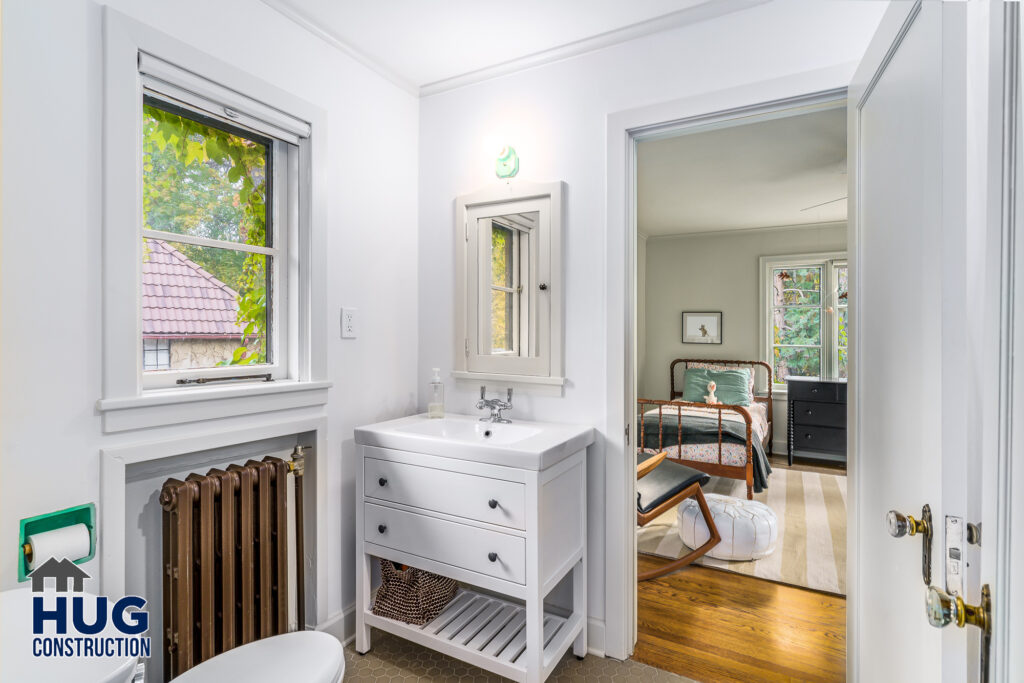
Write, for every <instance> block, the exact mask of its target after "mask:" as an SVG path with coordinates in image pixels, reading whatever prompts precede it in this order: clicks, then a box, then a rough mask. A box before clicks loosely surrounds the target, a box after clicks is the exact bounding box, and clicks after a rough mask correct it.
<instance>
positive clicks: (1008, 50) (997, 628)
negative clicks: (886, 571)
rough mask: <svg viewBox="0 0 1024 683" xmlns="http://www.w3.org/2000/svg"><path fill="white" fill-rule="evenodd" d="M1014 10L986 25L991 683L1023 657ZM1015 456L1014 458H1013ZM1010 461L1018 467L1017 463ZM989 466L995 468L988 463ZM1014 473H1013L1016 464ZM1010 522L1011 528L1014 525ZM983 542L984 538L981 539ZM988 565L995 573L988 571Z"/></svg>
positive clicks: (1022, 326) (1022, 284) (1023, 343)
mask: <svg viewBox="0 0 1024 683" xmlns="http://www.w3.org/2000/svg"><path fill="white" fill-rule="evenodd" d="M1022 19H1024V17H1022V13H1021V11H1020V6H1019V4H1018V3H1005V4H1004V5H1003V11H1002V12H993V13H992V17H991V21H990V31H991V33H990V35H991V40H992V45H991V47H990V50H989V57H990V59H991V60H992V61H993V62H994V66H996V65H997V66H996V68H995V69H993V70H992V71H993V72H994V73H993V74H992V79H991V82H990V86H991V91H992V94H991V95H990V101H991V102H993V104H992V109H993V110H994V111H995V112H996V115H997V117H998V118H996V116H993V117H990V119H989V122H990V125H991V134H990V136H989V141H988V142H989V152H990V159H991V163H990V172H991V173H993V174H998V177H999V179H1000V182H999V185H998V189H997V190H996V191H995V193H994V194H995V196H994V197H992V196H990V198H989V201H990V204H989V206H990V208H991V213H992V215H993V216H994V220H993V221H992V223H995V224H996V225H997V227H996V229H997V230H998V233H997V234H998V236H999V266H1000V267H999V271H1000V272H999V290H1000V301H999V311H998V315H999V350H998V362H999V409H998V418H997V419H998V428H997V429H998V434H997V439H996V448H995V449H994V450H995V453H994V457H990V456H989V454H985V464H986V465H987V466H990V467H992V469H993V470H994V471H993V472H992V473H991V474H990V475H989V477H988V480H989V481H992V482H993V483H994V486H995V488H996V496H995V503H994V506H993V508H994V509H992V508H989V509H986V510H985V511H984V513H985V516H988V515H990V514H991V515H994V518H995V523H996V532H997V533H996V534H995V538H994V540H995V548H990V549H986V548H985V546H984V544H983V545H982V553H983V560H982V572H983V576H989V577H991V578H992V579H993V583H994V586H993V590H992V603H993V605H992V609H993V617H994V619H993V626H992V655H991V660H990V664H989V666H991V667H992V671H991V673H992V676H991V677H990V680H993V681H1009V680H1010V674H1011V672H1014V671H1018V672H1019V671H1020V670H1022V668H1024V653H1022V652H1021V651H1020V648H1013V647H1010V643H1013V642H1015V641H1014V636H1015V635H1016V637H1017V638H1020V637H1021V636H1022V634H1024V615H1022V614H1021V610H1024V591H1022V590H1021V587H1020V586H1017V585H1014V582H1013V581H1011V580H1010V579H1011V577H1012V576H1013V566H1014V565H1016V566H1018V567H1020V566H1022V565H1024V555H1022V552H1024V506H1021V505H1019V504H1018V505H1016V506H1014V504H1013V503H1014V500H1013V492H1014V491H1019V490H1021V487H1024V467H1022V464H1024V462H1022V458H1021V456H1020V451H1021V441H1022V440H1021V437H1020V434H1021V433H1022V432H1024V429H1022V428H1024V386H1022V383H1024V364H1021V363H1015V362H1014V358H1015V357H1022V354H1024V316H1020V315H1017V313H1016V310H1015V308H1016V306H1017V305H1019V302H1024V271H1022V268H1021V265H1020V264H1022V263H1024V240H1021V239H1019V236H1020V234H1021V229H1022V228H1024V216H1022V215H1021V214H1022V212H1021V211H1020V210H1019V207H1020V205H1021V203H1022V202H1024V178H1022V176H1024V174H1022V173H1021V163H1022V161H1024V159H1022V155H1024V147H1022V132H1024V131H1022V120H1021V117H1022V111H1021V106H1022V103H1021V95H1022V93H1021V73H1022V71H1024V64H1022V62H1021V59H1022V57H1024V55H1022V51H1021V44H1020V42H1021V31H1022V26H1021V21H1022ZM1015 454H1016V458H1015V457H1014V456H1015ZM1014 460H1016V461H1017V462H1016V463H1015V462H1014ZM993 461H994V462H993ZM1015 464H1016V465H1017V467H1014V465H1015ZM1015 521H1016V524H1014V522H1015ZM983 541H984V537H983ZM993 565H994V570H990V569H989V567H992V566H993Z"/></svg>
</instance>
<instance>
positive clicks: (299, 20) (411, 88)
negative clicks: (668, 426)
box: [260, 0, 420, 97]
mask: <svg viewBox="0 0 1024 683" xmlns="http://www.w3.org/2000/svg"><path fill="white" fill-rule="evenodd" d="M260 2H262V3H263V4H264V5H266V6H267V7H269V8H271V9H272V10H274V11H275V12H277V13H278V14H280V15H281V16H283V17H285V18H287V19H289V20H291V21H293V22H295V23H296V24H297V25H299V26H300V27H302V28H304V29H305V30H307V31H309V32H310V33H312V34H313V35H315V36H316V37H317V38H319V39H321V40H323V41H324V42H326V43H327V44H329V45H330V46H331V47H333V48H335V49H336V50H338V51H340V52H341V53H342V54H344V55H346V56H348V57H351V58H352V59H354V60H355V61H357V62H359V63H360V64H362V65H363V66H365V67H366V68H367V69H369V70H370V71H373V72H374V73H376V74H377V75H378V76H381V77H382V78H384V79H386V80H388V81H390V82H391V83H393V84H395V85H397V86H398V87H399V88H401V89H402V90H404V91H406V92H407V93H409V94H410V95H413V96H416V97H419V96H420V89H419V88H418V87H417V86H416V84H415V83H413V82H412V81H410V80H408V79H406V78H404V77H402V76H400V75H399V74H397V73H395V72H394V71H392V70H391V69H389V68H388V67H386V66H384V65H383V64H381V63H380V62H378V61H377V60H375V59H373V58H372V57H370V56H369V55H367V54H365V53H363V52H361V51H360V50H357V49H356V48H354V47H352V46H351V45H349V44H348V43H346V42H345V41H344V40H342V39H341V38H339V37H338V36H336V35H334V34H333V33H331V32H330V31H327V30H326V29H324V28H323V27H322V26H320V25H319V24H317V23H316V22H315V21H313V20H312V19H310V18H309V17H307V16H306V15H305V14H302V13H301V12H299V11H298V10H297V9H295V8H294V7H292V6H291V5H289V4H288V3H286V2H283V1H282V0H260Z"/></svg>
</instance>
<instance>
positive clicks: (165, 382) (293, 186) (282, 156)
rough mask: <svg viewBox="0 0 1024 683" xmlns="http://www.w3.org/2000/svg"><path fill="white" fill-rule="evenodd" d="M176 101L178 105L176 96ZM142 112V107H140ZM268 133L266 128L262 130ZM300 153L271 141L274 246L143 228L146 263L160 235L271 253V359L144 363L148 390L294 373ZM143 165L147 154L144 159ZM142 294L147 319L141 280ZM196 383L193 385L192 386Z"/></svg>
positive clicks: (284, 143)
mask: <svg viewBox="0 0 1024 683" xmlns="http://www.w3.org/2000/svg"><path fill="white" fill-rule="evenodd" d="M143 94H144V96H146V97H149V98H152V99H157V100H163V101H165V102H166V101H168V100H167V99H166V98H164V97H163V96H161V95H160V94H159V93H154V92H153V91H152V90H151V89H148V88H147V89H146V90H144V91H143ZM169 103H170V104H178V102H175V101H173V99H172V100H170V101H169ZM140 111H141V110H140ZM196 113H197V114H198V115H199V116H213V117H214V118H219V119H221V120H224V117H222V116H221V117H218V116H217V115H216V112H209V111H205V110H197V111H196ZM226 123H228V124H229V125H232V126H236V125H238V124H237V122H236V121H230V120H228V121H226ZM257 132H258V133H260V134H262V135H266V134H267V133H266V131H257ZM298 154H299V150H298V148H297V147H296V146H295V145H294V144H291V143H290V142H287V141H283V140H280V139H273V140H271V144H270V150H269V155H270V160H269V161H270V163H269V166H270V169H269V173H270V174H271V177H270V178H268V181H269V183H268V184H269V193H268V201H269V203H270V212H269V215H268V217H267V220H268V222H269V223H270V224H269V225H268V226H267V237H268V242H269V244H270V246H266V247H264V246H259V245H247V244H244V243H240V242H232V241H228V240H214V239H207V238H201V237H195V236H192V235H182V234H178V233H171V232H166V231H161V230H151V229H149V228H146V227H144V225H143V226H142V227H140V228H139V231H138V235H139V237H138V249H139V258H140V260H139V263H141V250H142V244H143V241H144V240H145V239H147V238H151V239H152V238H155V239H160V240H164V241H167V242H170V243H172V244H173V243H175V242H178V243H183V244H193V245H196V246H204V247H214V248H218V249H228V250H232V251H236V252H245V253H256V254H263V255H266V256H268V257H269V258H268V261H269V262H268V264H267V267H268V283H267V287H268V290H269V292H268V296H267V307H268V308H267V329H266V331H265V336H266V344H267V348H268V358H267V362H266V363H263V364H258V365H257V364H253V365H228V366H218V367H212V368H190V369H161V370H159V371H154V370H149V369H146V368H145V367H144V365H145V364H144V363H142V364H140V366H139V368H138V372H139V374H140V376H141V378H140V381H141V384H142V387H143V389H144V390H148V389H161V388H168V387H173V386H176V385H177V383H178V381H179V380H182V379H201V378H206V379H209V378H217V377H232V376H238V375H250V374H266V373H269V374H270V375H271V377H272V378H274V379H284V378H286V377H287V375H288V365H289V359H290V356H289V341H290V338H291V336H292V333H291V330H290V329H289V327H288V321H289V320H290V319H291V314H290V312H289V307H290V306H291V305H293V304H294V302H293V301H291V300H290V298H289V283H290V282H291V281H292V280H294V279H295V278H294V275H293V273H292V272H291V268H290V266H289V265H288V261H289V259H288V245H289V243H290V241H291V240H292V235H293V234H294V233H295V232H296V231H297V229H298V210H297V208H298V201H299V198H298V172H299V168H298ZM139 163H140V165H141V157H140V159H139ZM137 291H139V292H140V296H139V306H138V309H137V310H138V314H139V316H140V321H141V314H142V308H141V279H140V281H139V282H138V285H137ZM190 386H192V385H190Z"/></svg>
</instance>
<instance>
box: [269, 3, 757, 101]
mask: <svg viewBox="0 0 1024 683" xmlns="http://www.w3.org/2000/svg"><path fill="white" fill-rule="evenodd" d="M260 1H261V2H262V3H263V4H264V5H266V6H267V7H270V8H271V9H273V10H275V11H276V12H278V13H279V14H281V15H282V16H284V17H286V18H287V19H289V20H291V21H293V22H295V23H296V24H297V25H299V26H300V27H302V28H304V29H305V30H307V31H309V32H310V33H312V34H313V35H315V36H316V37H318V38H320V39H321V40H323V41H325V42H326V43H328V44H329V45H331V46H332V47H334V48H336V49H337V50H340V51H341V52H342V53H343V54H345V55H347V56H349V57H351V58H352V59H354V60H356V61H357V62H359V63H360V64H362V65H363V66H365V67H366V68H368V69H370V70H371V71H373V72H374V73H376V74H378V75H379V76H382V77H383V78H385V79H387V80H388V81H390V82H391V83H394V84H395V85H397V86H398V87H400V88H401V89H403V90H405V91H406V92H408V93H410V94H412V95H416V96H419V97H428V96H430V95H436V94H438V93H442V92H447V91H449V90H455V89H456V88H463V87H466V86H468V85H474V84H476V83H480V82H482V81H487V80H491V79H493V78H500V77H501V76H508V75H509V74H513V73H516V72H518V71H524V70H526V69H532V68H535V67H538V66H543V65H545V64H552V63H554V62H559V61H562V60H565V59H570V58H572V57H577V56H579V55H582V54H586V53H588V52H594V51H595V50H600V49H602V48H606V47H611V46H613V45H617V44H619V43H624V42H627V41H630V40H635V39H637V38H643V37H644V36H649V35H652V34H654V33H660V32H662V31H668V30H671V29H675V28H680V27H682V26H687V25H689V24H695V23H698V22H701V21H707V20H709V19H714V18H716V17H720V16H723V15H726V14H731V13H733V12H739V11H741V10H745V9H750V8H751V7H756V6H757V5H763V4H765V3H767V2H770V1H771V0H695V2H694V4H693V5H691V6H689V7H686V8H684V9H681V10H677V11H675V12H670V13H668V14H663V15H661V16H660V17H654V18H652V19H647V20H645V21H641V22H637V23H635V24H630V25H629V26H623V27H622V28H617V29H614V30H612V31H606V32H605V33H600V34H598V35H596V36H591V37H589V38H583V39H581V40H577V41H574V42H571V43H566V44H565V45H559V46H558V47H553V48H550V49H548V50H541V51H540V52H535V53H533V54H529V55H526V56H524V57H517V58H516V59H510V60H508V61H505V62H500V63H498V64H492V65H491V66H487V67H484V68H482V69H476V70H474V71H468V72H466V73H463V74H459V75H457V76H452V77H450V78H444V79H441V80H438V81H434V82H432V83H426V84H424V85H422V86H417V85H416V84H415V83H413V82H412V81H410V80H409V79H407V78H405V77H404V76H401V75H400V74H398V73H397V72H395V71H394V70H392V69H391V68H389V67H387V66H385V65H384V64H382V63H381V62H379V61H377V60H376V59H374V58H373V57H371V56H369V55H367V54H365V53H364V52H362V51H360V50H358V49H356V48H355V47H353V46H352V45H350V44H349V43H347V42H346V41H345V40H343V39H342V38H341V37H339V36H337V35H335V34H334V33H332V32H330V31H328V30H326V29H325V28H323V27H322V26H321V25H319V24H318V23H317V22H315V21H314V20H312V19H310V18H309V17H307V16H306V15H305V14H303V13H302V12H300V11H299V10H297V9H295V7H293V6H292V5H291V4H289V3H287V2H285V0H260Z"/></svg>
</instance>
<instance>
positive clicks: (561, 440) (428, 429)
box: [355, 414, 594, 470]
mask: <svg viewBox="0 0 1024 683" xmlns="http://www.w3.org/2000/svg"><path fill="white" fill-rule="evenodd" d="M355 440H356V443H357V444H359V445H361V446H376V447H378V448H391V449H394V450H400V451H409V452H412V453H427V454H429V455H439V456H442V457H449V458H459V459H461V460H475V461H477V462H486V463H492V464H495V465H507V466H510V467H519V468H525V469H535V470H540V469H544V468H546V467H549V466H551V465H553V464H554V463H556V462H558V461H560V460H562V459H563V458H567V457H568V456H570V455H572V454H573V453H575V452H577V451H579V450H581V449H583V448H586V447H587V446H589V445H590V444H591V443H593V442H594V430H593V429H592V428H591V427H585V426H581V425H565V424H556V423H551V422H525V421H520V420H514V421H513V422H512V423H511V424H502V423H491V422H481V421H480V416H479V415H451V414H449V415H446V416H445V417H443V418H440V419H430V418H428V417H427V416H426V415H413V416H410V417H403V418H399V419H397V420H390V421H388V422H379V423H377V424H372V425H366V426H363V427H358V428H356V430H355Z"/></svg>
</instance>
